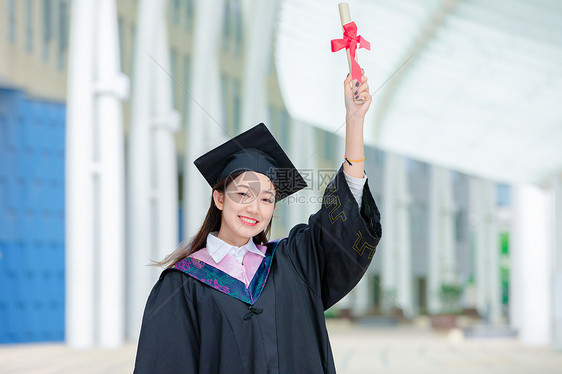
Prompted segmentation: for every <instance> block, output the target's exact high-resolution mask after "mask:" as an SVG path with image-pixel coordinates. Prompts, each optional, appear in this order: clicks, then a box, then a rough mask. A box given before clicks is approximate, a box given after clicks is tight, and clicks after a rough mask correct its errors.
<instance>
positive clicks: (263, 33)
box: [241, 0, 277, 129]
mask: <svg viewBox="0 0 562 374" xmlns="http://www.w3.org/2000/svg"><path fill="white" fill-rule="evenodd" d="M244 5H245V6H244V9H245V12H244V13H245V17H244V19H245V20H247V22H246V23H245V24H246V25H247V27H246V28H245V30H246V32H245V35H246V36H245V40H246V48H245V51H246V58H245V61H246V63H245V65H244V90H243V92H244V97H243V99H242V118H241V120H242V121H241V126H242V128H243V129H248V128H250V127H252V126H254V125H256V124H258V123H260V122H265V121H266V118H267V78H268V77H269V74H268V68H269V60H270V57H271V54H272V53H273V46H272V45H271V41H272V40H273V39H272V35H273V27H274V25H275V17H274V16H275V8H276V6H277V2H276V1H258V0H248V1H245V2H244Z"/></svg>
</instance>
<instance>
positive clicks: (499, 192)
mask: <svg viewBox="0 0 562 374" xmlns="http://www.w3.org/2000/svg"><path fill="white" fill-rule="evenodd" d="M496 204H497V205H498V206H505V207H507V206H510V205H511V187H510V186H509V185H508V184H498V185H496Z"/></svg>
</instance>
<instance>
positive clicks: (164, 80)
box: [150, 1, 180, 272]
mask: <svg viewBox="0 0 562 374" xmlns="http://www.w3.org/2000/svg"><path fill="white" fill-rule="evenodd" d="M160 4H161V6H160V7H159V8H158V9H157V12H158V13H156V14H154V17H155V18H156V20H157V21H158V22H157V24H156V25H155V30H154V53H155V56H154V58H155V59H156V61H158V63H153V64H152V65H151V68H152V74H151V76H152V83H153V87H154V89H153V90H151V92H152V95H153V96H152V100H151V101H152V105H153V109H152V132H151V133H152V134H153V136H152V148H151V149H153V158H154V161H153V173H152V175H151V189H152V193H151V195H152V196H151V206H152V209H151V210H152V213H151V215H150V216H151V219H152V224H151V226H152V227H153V228H156V230H155V232H154V238H153V242H154V245H153V246H152V258H153V259H158V260H161V259H163V258H164V257H165V256H166V255H168V254H170V252H172V251H173V250H174V249H175V248H176V246H177V244H178V230H179V227H178V213H179V212H178V170H177V160H176V152H175V149H176V146H175V139H174V133H175V132H176V131H177V130H178V128H179V123H180V115H179V113H178V112H177V111H176V110H175V109H174V108H173V103H172V90H173V89H174V87H173V85H175V83H174V82H172V78H171V77H170V75H169V74H170V50H169V43H168V29H167V25H166V2H164V1H161V2H160ZM155 270H156V271H157V272H160V269H155Z"/></svg>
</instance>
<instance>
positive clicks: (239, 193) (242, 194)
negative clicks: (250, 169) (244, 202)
mask: <svg viewBox="0 0 562 374" xmlns="http://www.w3.org/2000/svg"><path fill="white" fill-rule="evenodd" d="M238 195H240V196H244V197H246V196H248V194H247V193H246V192H238Z"/></svg>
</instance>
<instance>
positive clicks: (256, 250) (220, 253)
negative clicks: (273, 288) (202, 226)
mask: <svg viewBox="0 0 562 374" xmlns="http://www.w3.org/2000/svg"><path fill="white" fill-rule="evenodd" d="M217 234H218V232H217V231H214V232H211V233H209V234H208V235H207V246H206V247H205V248H202V249H200V250H198V251H197V252H195V253H193V254H191V255H190V256H189V257H193V258H196V259H198V260H200V261H203V262H205V263H207V264H209V265H211V266H213V267H215V268H217V269H219V270H221V271H223V272H225V273H226V274H228V275H230V276H231V277H233V278H236V279H238V280H239V281H240V282H242V283H244V284H245V285H246V287H248V286H249V285H250V282H251V281H252V278H253V277H254V274H256V271H257V270H258V268H259V266H260V264H261V262H262V260H263V258H264V257H265V251H266V249H267V247H266V246H265V245H259V244H258V245H256V244H255V243H254V241H253V240H252V239H249V240H248V242H247V243H246V244H244V245H243V246H241V247H236V246H234V245H230V244H228V243H226V242H225V241H224V240H222V239H219V238H218V237H217Z"/></svg>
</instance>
